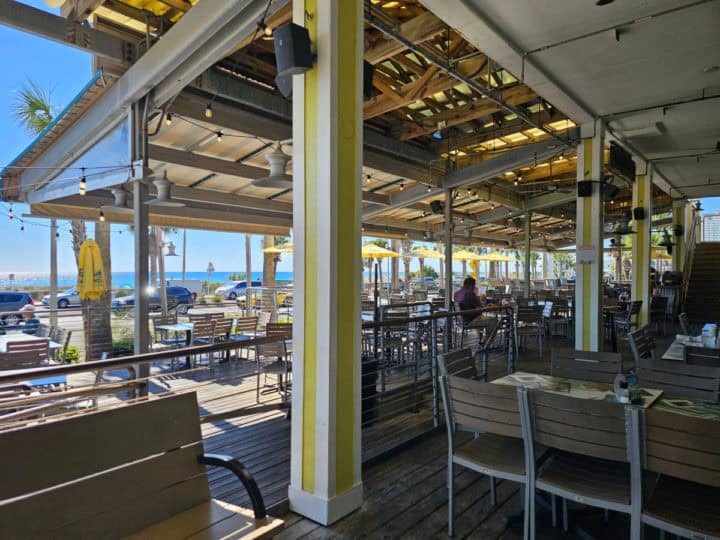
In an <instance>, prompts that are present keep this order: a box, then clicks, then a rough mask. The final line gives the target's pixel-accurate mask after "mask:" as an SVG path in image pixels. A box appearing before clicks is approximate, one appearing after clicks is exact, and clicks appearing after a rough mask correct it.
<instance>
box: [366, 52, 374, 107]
mask: <svg viewBox="0 0 720 540" xmlns="http://www.w3.org/2000/svg"><path fill="white" fill-rule="evenodd" d="M374 75H375V66H373V65H372V64H371V63H370V62H368V61H367V60H363V97H364V98H365V99H370V98H371V97H372V89H373V76H374Z"/></svg>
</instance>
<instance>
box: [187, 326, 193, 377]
mask: <svg viewBox="0 0 720 540" xmlns="http://www.w3.org/2000/svg"><path fill="white" fill-rule="evenodd" d="M191 344H192V330H187V331H186V332H185V346H186V347H189V346H190V345H191ZM191 367H192V364H191V362H190V357H189V356H186V357H185V369H190V368H191Z"/></svg>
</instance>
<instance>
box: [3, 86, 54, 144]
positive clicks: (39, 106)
mask: <svg viewBox="0 0 720 540" xmlns="http://www.w3.org/2000/svg"><path fill="white" fill-rule="evenodd" d="M12 115H13V116H14V117H15V120H17V122H18V123H19V124H20V125H21V126H23V127H24V128H25V129H26V130H27V131H29V132H30V133H32V134H33V135H37V134H39V133H41V132H42V131H43V130H44V129H45V128H46V127H47V126H49V125H50V123H51V122H52V121H53V112H52V104H51V103H50V93H49V92H46V91H45V90H43V89H42V88H41V87H40V85H38V84H37V83H36V82H34V81H28V82H27V83H26V85H25V86H24V87H23V88H22V89H21V90H20V91H19V92H18V94H17V98H16V99H15V101H14V102H13V104H12Z"/></svg>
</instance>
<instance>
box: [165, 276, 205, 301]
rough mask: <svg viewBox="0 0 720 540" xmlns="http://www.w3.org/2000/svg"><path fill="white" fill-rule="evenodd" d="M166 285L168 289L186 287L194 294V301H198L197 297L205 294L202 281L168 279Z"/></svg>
mask: <svg viewBox="0 0 720 540" xmlns="http://www.w3.org/2000/svg"><path fill="white" fill-rule="evenodd" d="M165 285H166V286H167V287H185V288H186V289H187V290H188V291H190V292H191V293H192V297H193V300H197V297H198V296H199V295H201V294H202V292H203V281H202V279H168V280H167V281H166V282H165Z"/></svg>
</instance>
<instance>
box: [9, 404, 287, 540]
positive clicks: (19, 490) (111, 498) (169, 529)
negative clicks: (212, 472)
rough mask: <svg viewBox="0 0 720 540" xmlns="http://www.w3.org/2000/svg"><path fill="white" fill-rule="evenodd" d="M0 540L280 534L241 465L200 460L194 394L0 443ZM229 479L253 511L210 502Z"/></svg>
mask: <svg viewBox="0 0 720 540" xmlns="http://www.w3.org/2000/svg"><path fill="white" fill-rule="evenodd" d="M0 448H2V452H3V460H2V463H3V465H2V470H1V471H0V476H1V477H2V482H0V538H3V539H15V538H23V539H26V538H38V539H39V538H53V539H70V538H73V539H75V538H78V539H81V538H103V539H116V538H126V537H130V538H134V539H140V538H152V539H171V538H191V537H192V538H200V537H201V538H253V539H255V538H264V537H266V536H268V535H270V534H272V532H273V531H275V530H277V529H278V528H279V527H281V526H282V521H280V520H278V519H274V518H270V517H267V516H266V513H265V506H264V503H263V499H262V496H261V494H260V491H259V489H258V487H257V485H256V483H255V481H254V479H253V478H252V476H251V475H250V473H249V472H248V470H247V469H245V467H244V466H243V465H242V463H240V462H239V461H237V460H235V459H233V458H231V457H229V456H223V455H215V454H205V453H204V451H203V442H202V436H201V433H200V421H199V413H198V405H197V398H196V396H195V393H188V394H181V395H177V396H172V397H167V398H162V399H156V400H152V401H146V402H142V403H137V404H134V405H127V406H122V407H118V408H116V409H110V410H105V411H101V412H96V413H88V414H83V415H79V416H75V417H72V418H68V419H66V420H61V421H57V422H49V423H47V424H39V425H36V426H33V427H29V428H25V429H17V430H13V431H7V432H3V433H0ZM206 465H214V466H220V467H224V468H227V469H229V470H230V471H232V472H233V473H235V474H236V475H237V476H238V478H239V479H240V481H241V482H242V483H243V485H244V486H245V488H246V489H247V491H248V493H249V495H250V499H251V501H252V504H253V511H250V510H247V509H243V508H240V507H238V506H234V505H231V504H227V503H225V502H222V501H219V500H215V499H212V498H211V497H210V489H209V485H208V480H207V476H206V471H205V466H206Z"/></svg>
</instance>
